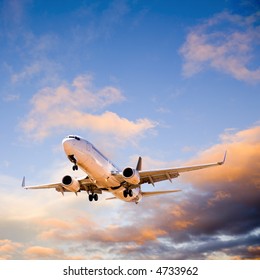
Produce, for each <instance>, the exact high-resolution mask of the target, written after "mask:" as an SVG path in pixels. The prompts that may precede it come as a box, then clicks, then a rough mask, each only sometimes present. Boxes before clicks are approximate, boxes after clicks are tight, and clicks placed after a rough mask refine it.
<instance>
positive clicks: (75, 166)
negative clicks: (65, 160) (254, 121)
mask: <svg viewBox="0 0 260 280" xmlns="http://www.w3.org/2000/svg"><path fill="white" fill-rule="evenodd" d="M78 169H79V167H78V166H77V164H76V163H75V164H74V165H73V166H72V170H73V171H75V170H78Z"/></svg>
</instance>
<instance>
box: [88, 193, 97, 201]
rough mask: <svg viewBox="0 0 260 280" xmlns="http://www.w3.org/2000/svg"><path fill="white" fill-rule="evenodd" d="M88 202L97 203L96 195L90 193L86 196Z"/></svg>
mask: <svg viewBox="0 0 260 280" xmlns="http://www.w3.org/2000/svg"><path fill="white" fill-rule="evenodd" d="M88 199H89V201H93V200H94V201H98V194H97V193H90V194H89V196H88Z"/></svg>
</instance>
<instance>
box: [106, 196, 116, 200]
mask: <svg viewBox="0 0 260 280" xmlns="http://www.w3.org/2000/svg"><path fill="white" fill-rule="evenodd" d="M112 199H117V197H115V196H112V197H109V198H106V200H112Z"/></svg>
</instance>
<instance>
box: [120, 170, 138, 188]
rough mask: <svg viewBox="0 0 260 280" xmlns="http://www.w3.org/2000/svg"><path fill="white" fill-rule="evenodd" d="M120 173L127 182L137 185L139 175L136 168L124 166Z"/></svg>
mask: <svg viewBox="0 0 260 280" xmlns="http://www.w3.org/2000/svg"><path fill="white" fill-rule="evenodd" d="M122 174H123V177H124V179H125V180H126V182H127V183H130V184H133V185H137V184H139V183H140V175H139V172H138V171H137V170H136V169H133V168H131V167H126V168H125V169H124V170H123V173H122Z"/></svg>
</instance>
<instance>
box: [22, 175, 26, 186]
mask: <svg viewBox="0 0 260 280" xmlns="http://www.w3.org/2000/svg"><path fill="white" fill-rule="evenodd" d="M22 187H23V188H24V187H25V176H23V181H22Z"/></svg>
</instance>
